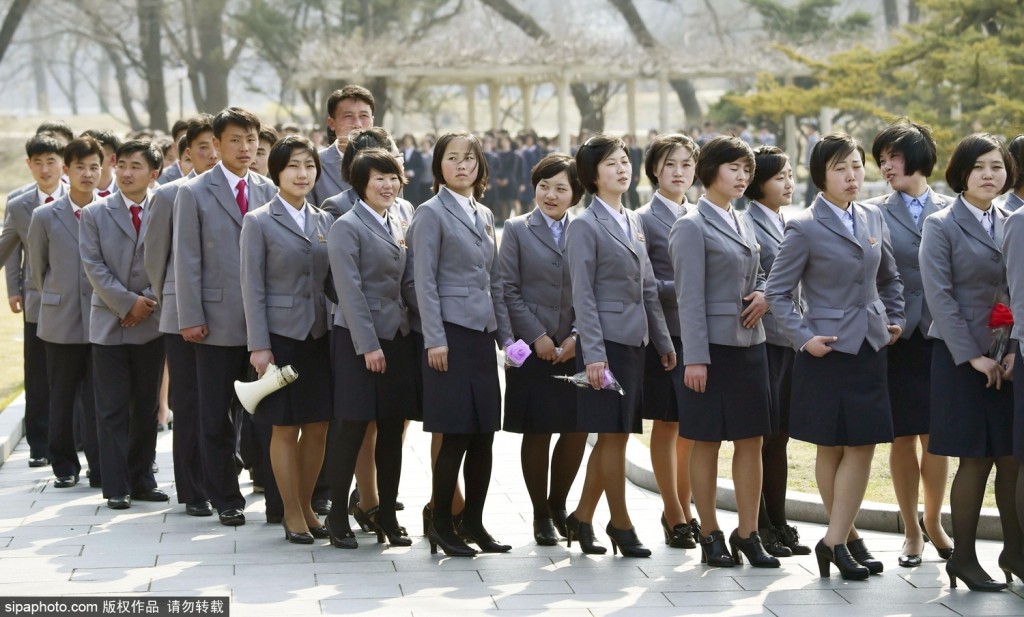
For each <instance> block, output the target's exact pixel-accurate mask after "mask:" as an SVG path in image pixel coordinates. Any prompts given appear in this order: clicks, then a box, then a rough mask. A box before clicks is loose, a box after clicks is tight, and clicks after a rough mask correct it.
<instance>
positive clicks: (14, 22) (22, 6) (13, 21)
mask: <svg viewBox="0 0 1024 617" xmlns="http://www.w3.org/2000/svg"><path fill="white" fill-rule="evenodd" d="M31 2H32V0H14V3H13V4H11V8H9V9H7V15H5V16H4V23H3V26H0V60H3V58H4V54H6V53H7V48H8V47H10V46H11V41H13V40H14V33H15V32H17V31H18V26H19V25H21V18H22V17H24V16H25V13H26V12H27V11H28V5H29V4H31Z"/></svg>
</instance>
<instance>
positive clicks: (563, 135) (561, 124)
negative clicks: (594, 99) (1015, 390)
mask: <svg viewBox="0 0 1024 617" xmlns="http://www.w3.org/2000/svg"><path fill="white" fill-rule="evenodd" d="M555 87H556V88H557V89H558V149H559V151H561V152H564V153H566V154H569V149H570V144H569V80H568V79H566V78H565V77H560V78H559V79H558V81H557V82H556V83H555Z"/></svg>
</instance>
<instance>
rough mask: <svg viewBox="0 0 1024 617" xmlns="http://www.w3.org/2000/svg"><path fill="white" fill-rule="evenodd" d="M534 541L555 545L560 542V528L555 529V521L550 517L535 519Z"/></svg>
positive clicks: (543, 544)
mask: <svg viewBox="0 0 1024 617" xmlns="http://www.w3.org/2000/svg"><path fill="white" fill-rule="evenodd" d="M533 541H534V542H536V543H537V544H539V545H540V546H554V545H556V544H558V530H557V529H555V522H554V521H553V520H551V518H548V517H540V518H534V519H533Z"/></svg>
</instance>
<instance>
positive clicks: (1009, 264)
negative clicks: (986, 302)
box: [1002, 208, 1024, 341]
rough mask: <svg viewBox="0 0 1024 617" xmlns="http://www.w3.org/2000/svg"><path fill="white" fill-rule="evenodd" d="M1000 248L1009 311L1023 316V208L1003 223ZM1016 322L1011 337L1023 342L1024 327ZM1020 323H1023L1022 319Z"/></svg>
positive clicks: (1023, 319)
mask: <svg viewBox="0 0 1024 617" xmlns="http://www.w3.org/2000/svg"><path fill="white" fill-rule="evenodd" d="M1002 248H1003V258H1004V259H1005V260H1006V280H1007V283H1008V286H1009V290H1010V310H1011V311H1013V312H1014V313H1013V314H1014V315H1024V208H1019V209H1017V210H1015V211H1014V212H1013V214H1011V215H1010V216H1008V217H1006V220H1005V221H1003V246H1002ZM1018 311H1019V312H1018ZM1016 321H1017V320H1014V322H1015V323H1014V324H1013V337H1014V338H1016V339H1017V340H1018V341H1024V327H1022V326H1021V325H1020V324H1017V323H1016ZM1020 321H1022V322H1024V318H1021V319H1020Z"/></svg>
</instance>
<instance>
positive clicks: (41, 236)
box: [28, 195, 92, 345]
mask: <svg viewBox="0 0 1024 617" xmlns="http://www.w3.org/2000/svg"><path fill="white" fill-rule="evenodd" d="M79 228H80V224H79V221H78V219H77V218H75V213H74V210H73V208H72V206H71V198H70V197H69V196H68V195H64V197H61V198H60V199H58V200H57V201H54V202H52V203H48V204H46V205H43V206H39V207H38V208H36V209H35V211H34V212H33V213H32V222H31V223H29V226H28V259H29V263H30V264H31V265H32V280H33V281H34V282H35V284H36V287H37V288H38V289H40V290H41V293H40V296H41V305H40V308H39V327H38V330H37V331H36V333H37V334H38V336H39V338H41V339H43V340H44V341H47V342H49V343H60V344H63V345H84V344H87V343H88V342H89V313H90V304H91V300H92V286H91V285H90V284H89V279H88V278H86V276H85V270H84V269H83V268H82V258H81V257H80V255H79V252H78V233H79Z"/></svg>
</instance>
